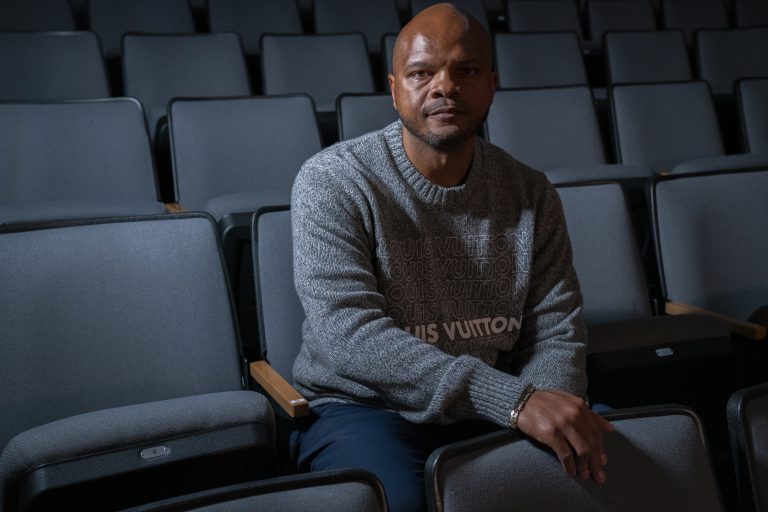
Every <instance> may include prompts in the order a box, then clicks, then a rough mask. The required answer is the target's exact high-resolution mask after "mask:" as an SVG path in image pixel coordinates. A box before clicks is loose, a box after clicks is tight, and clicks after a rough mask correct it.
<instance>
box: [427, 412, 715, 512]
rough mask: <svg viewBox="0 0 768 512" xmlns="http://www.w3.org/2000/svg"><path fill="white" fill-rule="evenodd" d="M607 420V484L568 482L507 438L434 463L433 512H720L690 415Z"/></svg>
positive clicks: (531, 450) (542, 453) (476, 443)
mask: <svg viewBox="0 0 768 512" xmlns="http://www.w3.org/2000/svg"><path fill="white" fill-rule="evenodd" d="M628 411H632V410H628ZM609 416H610V419H611V421H612V423H613V425H614V426H615V428H616V430H615V431H614V432H613V433H611V434H607V435H606V436H605V438H604V444H605V450H606V452H607V455H608V461H609V464H608V466H607V468H606V474H607V475H606V476H607V480H606V482H605V483H604V484H602V485H600V484H597V483H595V482H593V481H591V480H590V481H584V480H581V479H579V478H574V477H571V476H569V475H568V474H566V473H565V471H564V470H563V468H562V466H561V465H560V462H559V461H558V460H557V457H555V455H554V454H553V453H552V452H550V451H549V450H547V449H543V448H542V447H541V446H540V445H535V444H533V443H532V442H531V441H529V440H528V439H525V438H522V437H521V436H517V435H516V434H515V433H512V432H504V433H500V434H491V435H490V436H488V437H486V438H485V439H475V440H471V441H468V442H466V443H464V444H463V445H462V444H455V445H449V446H447V447H444V448H441V449H439V450H438V451H437V452H435V453H434V454H433V455H432V456H431V457H430V459H429V461H428V462H427V471H428V473H431V474H428V476H427V481H428V483H429V484H430V486H429V491H428V494H429V493H431V495H432V496H434V502H433V503H432V510H435V511H438V512H460V511H467V512H476V511H479V510H482V511H483V512H496V511H499V512H501V511H505V512H508V511H510V510H514V511H517V510H520V511H525V510H536V511H539V512H559V511H563V510H568V511H573V512H582V511H583V512H601V511H605V512H615V511H617V510H621V511H624V512H647V511H649V510H670V511H671V510H697V511H720V510H722V508H721V503H720V498H719V493H718V489H717V484H716V481H715V477H714V472H713V469H712V465H711V462H710V460H709V455H708V453H707V450H706V442H705V439H704V434H703V431H702V426H701V424H700V421H699V420H698V418H697V417H696V416H695V414H694V413H693V412H692V411H689V410H686V409H670V410H667V411H660V410H656V411H653V410H650V408H649V411H648V412H626V413H622V412H617V413H613V415H609Z"/></svg>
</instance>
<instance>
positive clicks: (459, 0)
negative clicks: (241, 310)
mask: <svg viewBox="0 0 768 512" xmlns="http://www.w3.org/2000/svg"><path fill="white" fill-rule="evenodd" d="M437 3H440V0H411V17H413V16H416V15H417V14H419V13H420V12H421V11H423V10H424V9H426V8H427V7H429V6H430V5H434V4H437ZM453 4H455V5H457V6H458V7H460V8H462V9H464V10H465V11H467V12H468V13H469V14H471V15H472V16H474V18H475V19H476V20H477V21H479V22H480V24H481V25H482V26H483V27H485V29H486V30H488V14H487V13H486V11H485V1H484V0H455V1H454V2H453Z"/></svg>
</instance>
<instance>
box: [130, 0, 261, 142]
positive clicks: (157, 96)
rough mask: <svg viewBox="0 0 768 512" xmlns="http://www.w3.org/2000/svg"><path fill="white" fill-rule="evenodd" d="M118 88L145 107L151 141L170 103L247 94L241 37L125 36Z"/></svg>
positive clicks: (223, 35) (213, 35) (214, 35)
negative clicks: (172, 101) (121, 77)
mask: <svg viewBox="0 0 768 512" xmlns="http://www.w3.org/2000/svg"><path fill="white" fill-rule="evenodd" d="M131 1H133V0H131ZM123 84H124V86H125V94H126V95H128V96H133V97H136V98H138V99H139V100H140V101H141V103H142V104H143V105H144V108H145V110H146V112H147V123H148V124H149V130H150V134H152V136H153V138H154V134H155V131H156V129H157V122H158V120H160V118H162V117H163V116H165V115H166V113H167V108H168V102H169V101H170V100H171V99H173V98H181V97H187V98H196V97H220V96H249V95H250V94H251V86H250V81H249V78H248V70H247V68H246V65H245V57H244V56H243V50H242V47H241V45H240V38H238V37H237V35H236V34H232V33H217V34H197V35H178V34H173V35H127V36H125V38H124V39H123Z"/></svg>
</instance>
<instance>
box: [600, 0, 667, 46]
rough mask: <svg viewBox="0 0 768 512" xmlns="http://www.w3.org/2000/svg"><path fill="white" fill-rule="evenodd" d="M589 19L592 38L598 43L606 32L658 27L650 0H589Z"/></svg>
mask: <svg viewBox="0 0 768 512" xmlns="http://www.w3.org/2000/svg"><path fill="white" fill-rule="evenodd" d="M587 19H588V20H589V28H590V34H591V39H592V41H593V42H594V43H597V44H601V41H602V40H603V34H605V33H606V32H616V31H627V30H655V29H656V14H655V13H654V12H653V5H652V4H651V2H650V0H589V1H588V2H587Z"/></svg>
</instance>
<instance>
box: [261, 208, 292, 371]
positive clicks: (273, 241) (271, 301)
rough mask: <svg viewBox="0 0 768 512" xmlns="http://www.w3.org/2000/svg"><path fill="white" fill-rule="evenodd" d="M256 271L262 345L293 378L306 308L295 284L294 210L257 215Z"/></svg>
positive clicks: (267, 355)
mask: <svg viewBox="0 0 768 512" xmlns="http://www.w3.org/2000/svg"><path fill="white" fill-rule="evenodd" d="M253 240H254V250H253V257H254V263H253V265H254V266H253V268H254V274H255V277H256V293H257V297H258V300H257V301H256V304H257V307H258V310H259V324H260V325H261V346H262V351H263V353H264V355H265V356H266V358H267V359H268V360H269V362H270V364H271V365H272V367H273V368H275V369H276V370H277V371H278V373H280V374H281V375H282V376H283V377H284V378H285V379H287V380H288V381H289V382H292V381H293V361H294V359H296V355H297V354H298V353H299V348H300V347H301V340H302V337H301V326H302V323H303V321H304V310H303V309H302V307H301V303H300V302H299V297H298V296H297V295H296V289H295V287H294V285H293V239H292V235H291V212H290V211H288V210H282V211H274V212H265V213H262V214H260V215H257V216H255V217H254V224H253Z"/></svg>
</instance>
